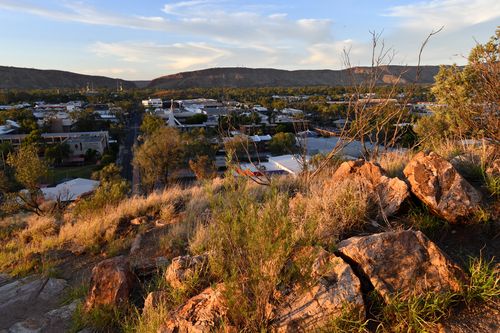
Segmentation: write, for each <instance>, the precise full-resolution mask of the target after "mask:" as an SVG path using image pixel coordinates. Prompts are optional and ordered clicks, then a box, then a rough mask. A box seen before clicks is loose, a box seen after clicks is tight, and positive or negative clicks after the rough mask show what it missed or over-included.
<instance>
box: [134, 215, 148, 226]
mask: <svg viewBox="0 0 500 333" xmlns="http://www.w3.org/2000/svg"><path fill="white" fill-rule="evenodd" d="M147 222H148V217H147V216H139V217H136V218H135V219H132V220H130V224H132V225H141V224H144V223H147Z"/></svg>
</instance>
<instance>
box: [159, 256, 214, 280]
mask: <svg viewBox="0 0 500 333" xmlns="http://www.w3.org/2000/svg"><path fill="white" fill-rule="evenodd" d="M207 276H208V255H206V254H202V255H198V256H190V255H185V256H180V257H176V258H174V259H172V263H171V264H170V266H168V268H167V270H166V271H165V280H166V281H167V282H168V283H169V284H170V285H171V286H172V287H173V288H182V287H183V286H184V284H185V283H186V282H189V281H190V280H191V279H193V278H195V277H196V278H197V279H198V280H199V281H200V280H203V279H205V278H206V277H207Z"/></svg>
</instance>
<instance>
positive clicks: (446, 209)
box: [403, 152, 481, 223]
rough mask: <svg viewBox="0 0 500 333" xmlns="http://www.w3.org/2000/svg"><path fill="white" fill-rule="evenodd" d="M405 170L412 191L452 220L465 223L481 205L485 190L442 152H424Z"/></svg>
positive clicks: (439, 213) (444, 216)
mask: <svg viewBox="0 0 500 333" xmlns="http://www.w3.org/2000/svg"><path fill="white" fill-rule="evenodd" d="M403 172H404V174H405V176H406V178H407V179H408V182H409V183H410V187H411V191H412V192H413V193H414V194H415V195H416V196H417V197H418V198H419V199H420V200H422V202H423V203H424V204H426V205H427V206H428V207H429V208H430V209H431V211H432V212H434V213H435V214H436V215H438V216H440V217H442V218H443V219H445V220H447V221H448V222H450V223H465V222H467V221H470V220H471V219H470V217H471V216H472V215H473V214H474V213H475V212H477V211H478V210H479V209H480V203H481V194H480V193H479V192H478V191H477V190H476V189H474V188H473V187H472V185H470V184H469V183H468V182H467V181H466V180H465V179H464V178H463V177H462V176H461V175H460V174H459V173H458V172H457V170H456V169H455V168H454V167H453V165H452V164H451V163H450V162H448V161H446V160H445V159H444V158H442V157H441V156H439V155H438V154H436V153H434V152H431V153H426V152H420V153H418V154H417V155H415V157H413V159H412V160H411V161H410V163H408V165H407V166H406V168H405V169H404V171H403Z"/></svg>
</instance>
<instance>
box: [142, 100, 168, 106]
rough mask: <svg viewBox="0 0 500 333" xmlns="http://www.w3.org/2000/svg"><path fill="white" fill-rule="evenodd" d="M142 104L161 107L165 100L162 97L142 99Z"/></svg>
mask: <svg viewBox="0 0 500 333" xmlns="http://www.w3.org/2000/svg"><path fill="white" fill-rule="evenodd" d="M142 105H143V106H144V107H146V108H161V107H163V101H162V100H161V98H149V99H144V100H142Z"/></svg>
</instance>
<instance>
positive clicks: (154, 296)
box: [142, 290, 170, 313]
mask: <svg viewBox="0 0 500 333" xmlns="http://www.w3.org/2000/svg"><path fill="white" fill-rule="evenodd" d="M168 297H170V294H169V293H167V292H166V291H163V290H160V291H153V292H150V293H149V294H148V296H147V297H146V299H145V300H144V307H143V308H142V312H143V313H145V312H148V311H150V310H152V309H154V308H156V307H158V305H161V304H162V303H164V302H166V301H167V300H168Z"/></svg>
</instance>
